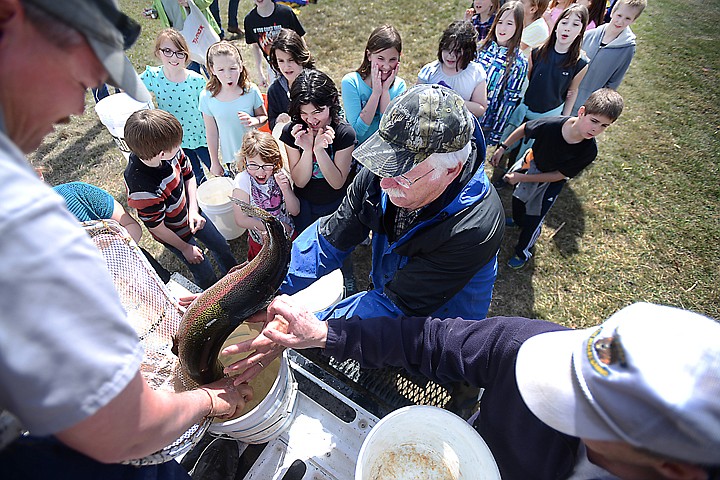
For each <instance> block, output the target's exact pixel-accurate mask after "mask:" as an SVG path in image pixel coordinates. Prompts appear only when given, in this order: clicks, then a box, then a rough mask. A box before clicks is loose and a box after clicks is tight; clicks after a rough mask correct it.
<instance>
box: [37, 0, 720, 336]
mask: <svg viewBox="0 0 720 480" xmlns="http://www.w3.org/2000/svg"><path fill="white" fill-rule="evenodd" d="M466 3H469V2H464V1H463V2H459V1H456V2H435V1H430V0H420V1H414V2H410V1H407V0H394V1H392V2H380V1H371V2H347V1H339V0H318V3H317V4H310V5H308V6H306V7H302V8H300V9H299V12H300V19H301V21H302V23H303V25H304V27H305V29H306V30H307V36H306V40H307V43H308V46H309V47H310V50H311V51H312V52H313V54H314V56H315V57H316V59H317V65H318V68H320V69H321V70H324V71H326V72H327V73H328V74H329V75H330V76H331V77H332V78H333V79H334V80H335V81H336V83H337V84H338V85H339V83H340V80H341V78H342V76H343V75H344V74H346V73H348V72H350V71H352V70H354V69H356V68H357V67H358V66H359V64H360V61H361V60H362V55H363V48H364V45H365V41H366V40H367V36H368V35H369V33H370V31H371V30H372V29H373V28H374V27H376V26H378V25H381V24H383V23H391V24H393V25H395V26H396V27H397V28H398V29H399V31H400V33H401V34H402V36H403V43H404V48H403V59H402V66H401V69H400V73H399V75H400V76H401V77H403V78H404V79H405V80H406V81H407V82H408V83H409V84H413V83H414V82H415V79H416V76H417V72H418V70H419V69H420V67H421V66H422V65H424V64H425V63H427V62H429V61H432V60H433V59H434V58H435V55H436V50H437V42H438V39H439V36H440V34H441V32H442V30H443V29H444V28H445V26H447V24H449V23H450V21H452V20H454V19H458V18H461V16H462V13H463V10H464V9H465V7H466ZM120 4H121V6H122V7H123V9H124V10H125V11H126V12H128V13H129V14H130V15H132V16H133V17H135V18H136V19H138V20H139V21H140V22H141V23H142V25H143V32H144V33H143V37H142V39H141V40H140V41H139V42H138V44H137V45H136V46H135V47H133V49H132V50H131V51H130V52H129V56H130V58H131V59H132V61H133V62H134V64H135V65H136V66H137V67H138V69H139V70H140V69H141V68H144V66H145V65H146V64H151V65H154V64H156V61H155V59H153V57H152V56H151V51H152V46H153V43H154V38H155V34H156V33H157V31H158V30H159V29H160V25H159V23H158V22H157V21H152V20H148V19H144V18H142V15H141V12H142V9H143V8H145V7H146V6H147V2H146V1H135V0H123V1H121V2H120ZM251 5H252V3H251V2H250V0H242V1H241V2H240V8H239V17H240V23H241V25H242V17H243V16H244V15H245V13H246V12H247V11H249V10H250V8H251ZM226 12H227V3H226V1H222V2H221V13H222V17H223V23H227V19H226ZM718 24H720V1H718V0H704V1H703V0H690V1H685V2H676V1H670V0H652V1H651V2H650V5H649V7H648V8H647V9H646V10H645V12H644V13H643V15H642V16H641V17H640V18H639V19H638V21H637V23H636V24H635V25H633V30H634V31H635V33H636V34H637V35H638V50H637V54H636V56H635V59H634V61H633V64H632V65H631V67H630V70H629V72H628V74H627V76H626V78H625V81H624V83H623V84H622V86H621V87H620V92H621V93H622V94H623V96H624V98H625V101H626V109H625V111H624V113H623V115H622V116H621V117H620V119H619V120H618V122H617V123H616V124H615V125H613V126H612V127H611V128H610V129H609V130H608V131H607V132H606V134H605V135H604V137H602V138H601V139H600V141H599V145H600V155H599V157H598V159H597V161H596V162H595V163H594V165H593V166H592V167H591V168H590V169H589V170H588V171H586V172H585V173H583V174H582V175H581V176H580V177H579V178H577V179H574V180H573V181H571V182H570V183H569V184H568V186H567V187H566V188H565V190H564V191H563V193H562V195H561V196H560V198H559V199H558V202H557V204H556V205H555V207H554V208H553V210H552V211H551V212H550V215H549V216H548V218H547V224H546V228H545V230H544V232H543V235H542V237H541V239H540V241H539V242H538V246H537V253H536V256H535V257H534V258H533V260H532V261H531V262H530V263H529V265H528V266H527V267H526V269H525V270H522V271H519V272H515V271H512V270H510V269H509V268H507V267H506V266H505V262H506V261H507V258H508V257H509V256H510V252H511V248H512V245H513V244H514V241H515V239H516V235H517V233H516V232H514V231H512V230H509V231H508V233H507V235H506V239H505V241H504V245H503V248H502V251H501V254H500V262H501V266H500V271H499V276H498V281H497V285H496V289H495V296H494V300H493V303H492V305H491V312H490V313H491V314H495V315H523V316H533V317H538V318H546V319H549V320H553V321H556V322H559V323H563V324H565V325H569V326H574V327H582V326H587V325H592V324H596V323H598V322H600V321H602V320H603V319H604V318H606V317H607V316H608V315H609V314H611V313H612V312H614V311H616V310H617V309H619V308H621V307H623V306H625V305H627V304H629V303H632V302H635V301H641V300H643V301H651V302H658V303H664V304H670V305H676V306H681V307H684V308H689V309H692V310H696V311H698V312H701V313H704V314H707V315H710V316H713V317H715V318H720V293H719V292H720V288H718V284H719V283H720V275H718V272H720V260H718V259H720V246H719V245H720V244H719V240H720V213H718V212H719V206H720V181H719V180H718V178H719V177H720V175H719V173H720V172H719V167H718V160H717V158H716V157H717V156H718V154H720V148H719V146H720V145H719V144H720V138H719V137H720V132H719V129H720V112H719V110H718V104H719V103H720V102H719V99H720V94H719V93H720V92H719V90H720V60H719V59H720V55H718V53H717V44H718V35H717V25H718ZM240 43H241V44H242V43H244V42H240ZM243 49H244V56H245V60H246V61H247V62H248V64H249V68H250V69H252V63H253V62H252V56H251V55H250V51H249V49H247V48H246V47H243ZM252 78H254V77H252ZM32 158H33V161H34V162H36V163H41V164H46V165H49V166H52V168H53V172H52V173H51V174H49V175H47V178H48V180H49V181H50V183H53V184H55V183H60V182H64V181H71V180H84V181H88V182H91V183H94V184H96V185H99V186H101V187H103V188H105V189H107V190H109V191H110V192H111V193H113V194H114V195H115V196H116V198H118V199H119V200H120V201H121V202H124V201H125V189H124V185H123V182H122V170H123V167H124V163H125V162H124V159H123V158H122V156H121V155H120V153H119V151H118V150H117V149H116V148H115V146H114V144H113V143H112V139H111V138H110V136H109V134H108V133H107V132H106V130H105V129H104V127H102V125H100V124H99V122H98V121H97V117H96V115H95V114H94V111H93V109H92V100H91V99H88V109H87V112H86V113H85V115H83V116H82V117H79V118H75V119H73V121H72V122H71V124H70V125H67V126H63V127H61V128H59V129H58V131H57V132H56V133H55V134H54V135H52V136H50V137H49V138H48V139H47V141H46V142H45V143H44V144H43V145H42V146H41V147H40V149H39V150H38V152H37V153H36V154H34V155H33V156H32ZM501 196H502V197H503V201H504V203H505V205H506V206H507V207H508V208H509V197H510V194H509V191H507V190H505V191H503V192H502V195H501ZM142 244H143V245H144V246H146V247H147V248H149V249H150V250H151V251H152V252H153V253H155V255H156V256H157V257H159V259H160V260H161V262H163V263H164V264H167V265H168V266H171V267H172V268H173V269H177V270H180V271H182V272H186V271H185V270H184V266H182V265H180V263H179V262H177V261H176V260H175V259H174V257H173V256H172V255H171V254H168V253H167V252H164V253H163V251H162V249H161V248H159V246H158V245H157V244H156V243H154V242H153V241H152V240H151V239H150V237H149V235H145V236H144V237H143V240H142ZM231 245H232V246H233V248H234V250H235V251H236V252H238V256H241V255H243V254H244V253H243V252H244V248H245V239H244V237H241V239H238V240H234V241H232V242H231ZM355 258H356V260H357V261H358V263H359V264H358V267H359V268H357V270H358V272H359V274H358V279H359V280H361V281H362V280H364V279H365V278H364V277H365V276H366V272H367V267H366V264H367V258H368V250H367V249H360V250H359V252H357V255H356V257H355ZM186 274H187V273H186Z"/></svg>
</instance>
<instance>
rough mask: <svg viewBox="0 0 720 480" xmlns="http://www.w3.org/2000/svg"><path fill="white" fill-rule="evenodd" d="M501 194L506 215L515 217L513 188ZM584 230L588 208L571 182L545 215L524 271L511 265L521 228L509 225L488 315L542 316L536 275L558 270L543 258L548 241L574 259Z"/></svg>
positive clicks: (564, 255) (565, 258) (564, 256)
mask: <svg viewBox="0 0 720 480" xmlns="http://www.w3.org/2000/svg"><path fill="white" fill-rule="evenodd" d="M498 194H499V195H500V198H501V200H502V202H503V206H504V208H505V215H506V217H510V216H512V213H511V203H512V188H509V187H506V188H503V189H500V190H499V191H498ZM584 232H585V212H584V209H583V207H582V205H581V204H580V201H579V199H578V197H577V195H576V194H575V192H574V191H573V189H572V188H571V187H570V186H568V185H566V186H565V188H563V191H562V192H561V193H560V196H559V197H558V199H557V201H556V202H555V205H553V207H552V209H550V212H549V213H548V215H547V217H546V218H545V225H544V226H543V234H542V235H541V236H540V239H539V240H538V243H537V245H536V255H535V256H534V257H533V258H531V259H530V260H529V261H528V263H527V264H526V265H525V266H524V267H523V268H522V269H520V270H514V269H512V268H510V267H509V266H508V265H507V261H508V259H510V257H512V256H513V255H514V249H515V245H516V243H517V239H518V235H519V233H520V230H519V229H518V228H517V227H507V228H506V229H505V237H504V238H503V243H502V245H501V247H500V252H499V253H498V276H497V280H496V281H495V289H494V291H493V300H492V303H491V304H490V311H489V313H488V316H498V315H503V316H522V317H528V318H538V317H539V315H538V314H537V311H536V308H535V291H534V286H533V276H534V275H535V274H536V273H538V274H541V275H542V274H546V273H547V272H548V271H551V270H557V269H556V268H555V267H554V266H553V265H552V264H550V265H549V266H548V265H547V261H548V259H549V258H550V256H548V257H547V258H542V256H543V250H546V251H547V250H548V249H550V248H552V247H551V245H549V244H548V241H550V242H552V245H554V247H555V248H557V249H558V250H559V251H560V254H561V258H563V259H564V261H572V260H571V257H572V256H573V255H574V254H576V253H578V251H579V240H580V238H581V237H582V235H583V234H584ZM548 236H549V237H550V239H549V240H548ZM539 257H541V258H542V260H543V263H545V265H544V266H543V268H538V267H536V261H537V260H538V258H539ZM550 261H551V260H550Z"/></svg>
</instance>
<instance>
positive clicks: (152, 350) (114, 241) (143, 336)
mask: <svg viewBox="0 0 720 480" xmlns="http://www.w3.org/2000/svg"><path fill="white" fill-rule="evenodd" d="M83 227H84V228H85V230H86V232H87V233H88V234H89V235H90V237H91V238H92V240H93V242H94V243H95V246H97V248H98V250H100V253H101V254H102V256H103V258H104V259H105V263H106V264H107V268H108V271H109V272H110V275H111V276H112V280H113V283H114V284H115V289H116V290H117V293H118V295H119V297H120V300H121V302H122V304H123V306H124V307H125V310H126V312H127V316H128V321H129V322H130V323H131V324H132V326H133V328H135V331H136V332H137V334H138V337H139V338H140V342H141V343H142V345H143V347H144V349H145V354H144V357H143V361H142V365H141V373H142V375H143V377H144V378H145V381H146V382H147V383H148V385H149V386H150V388H152V389H153V390H163V391H168V392H179V391H185V390H191V389H193V388H196V387H197V384H195V383H194V382H193V381H192V380H191V379H189V378H188V377H187V376H186V375H183V374H182V372H183V370H182V369H181V368H179V363H178V361H177V357H176V356H175V355H174V354H173V353H172V351H171V348H172V337H173V335H175V333H176V332H177V330H178V327H179V326H180V321H181V319H182V312H181V310H180V307H179V305H178V303H177V301H176V300H175V299H174V297H173V296H172V294H171V293H170V291H169V290H168V288H167V287H166V286H165V284H164V283H163V282H162V280H161V279H160V277H158V275H157V273H155V270H153V268H152V266H151V265H150V263H149V262H148V260H147V259H146V258H145V255H144V254H143V252H142V251H141V250H140V248H139V247H138V246H137V244H136V243H135V241H134V240H133V239H132V238H131V237H130V235H129V234H128V232H127V230H125V229H124V228H123V227H122V226H120V224H119V223H117V222H116V221H114V220H97V221H93V222H85V223H83ZM210 422H211V421H210V420H209V419H206V420H204V421H203V422H202V423H200V424H196V425H193V426H192V427H191V428H190V429H188V430H187V431H186V432H185V433H184V434H183V435H182V436H181V437H180V438H178V439H177V440H176V441H175V442H173V443H172V444H171V445H169V446H167V447H166V448H164V449H163V450H161V451H159V452H156V453H154V454H152V455H149V456H147V457H145V458H141V459H136V460H131V461H129V462H126V463H130V464H132V465H152V464H157V463H163V462H166V461H168V460H170V459H172V458H175V457H176V456H179V455H182V454H184V453H186V452H187V451H189V450H190V449H192V447H193V446H194V445H195V444H196V443H197V442H198V441H199V440H200V438H201V437H202V436H203V434H204V433H205V431H206V430H207V428H208V427H209V426H210Z"/></svg>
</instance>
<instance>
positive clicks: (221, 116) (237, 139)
mask: <svg viewBox="0 0 720 480" xmlns="http://www.w3.org/2000/svg"><path fill="white" fill-rule="evenodd" d="M264 104H265V103H264V102H263V98H262V94H261V93H260V90H259V89H258V87H256V86H255V85H254V84H251V86H250V88H249V90H248V91H247V92H245V93H244V94H242V95H241V96H239V97H238V98H236V99H235V100H233V101H231V102H221V101H220V100H218V99H217V98H215V97H213V96H212V94H211V93H210V92H209V91H207V90H203V91H202V93H201V94H200V111H201V112H202V113H204V114H205V115H209V116H211V117H213V118H214V120H215V123H216V124H217V128H218V135H219V136H220V151H221V153H222V160H221V162H222V163H226V164H227V163H235V153H236V152H237V151H238V150H240V147H241V146H242V139H243V135H245V132H247V131H248V130H250V128H251V127H246V126H244V125H243V124H242V123H240V119H239V118H238V113H239V112H246V113H247V114H248V115H250V116H253V117H254V116H255V109H256V108H259V107H260V106H262V105H264Z"/></svg>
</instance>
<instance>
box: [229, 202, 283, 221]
mask: <svg viewBox="0 0 720 480" xmlns="http://www.w3.org/2000/svg"><path fill="white" fill-rule="evenodd" d="M228 198H229V199H230V201H231V202H233V203H234V204H235V205H238V206H239V207H240V208H241V209H242V211H243V213H244V214H245V215H248V216H250V217H255V218H259V219H260V220H266V221H269V220H274V219H275V217H273V216H272V215H271V214H270V213H268V212H266V211H265V210H263V209H262V208H258V207H256V206H254V205H250V204H249V203H247V202H243V201H242V200H240V199H238V198H235V197H232V196H230V197H228Z"/></svg>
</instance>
